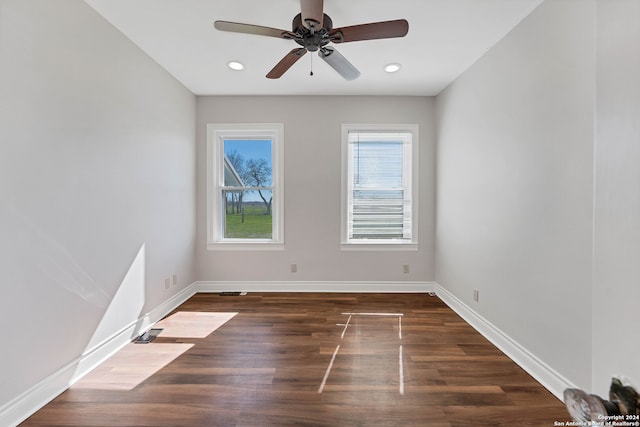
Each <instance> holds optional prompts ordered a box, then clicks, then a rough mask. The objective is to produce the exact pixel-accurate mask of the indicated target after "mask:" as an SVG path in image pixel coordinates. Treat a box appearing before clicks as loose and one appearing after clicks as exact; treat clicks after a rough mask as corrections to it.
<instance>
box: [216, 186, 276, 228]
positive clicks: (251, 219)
mask: <svg viewBox="0 0 640 427" xmlns="http://www.w3.org/2000/svg"><path fill="white" fill-rule="evenodd" d="M222 194H223V196H222V198H223V206H224V210H225V211H224V237H225V238H229V239H271V238H272V235H273V232H272V229H273V228H272V212H271V201H272V192H271V190H259V191H258V190H253V191H223V192H222Z"/></svg>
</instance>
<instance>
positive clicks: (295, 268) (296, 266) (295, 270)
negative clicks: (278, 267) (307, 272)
mask: <svg viewBox="0 0 640 427" xmlns="http://www.w3.org/2000/svg"><path fill="white" fill-rule="evenodd" d="M297 271H298V264H291V272H292V273H296V272H297Z"/></svg>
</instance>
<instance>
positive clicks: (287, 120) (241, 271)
mask: <svg viewBox="0 0 640 427" xmlns="http://www.w3.org/2000/svg"><path fill="white" fill-rule="evenodd" d="M310 84H313V81H312V80H311V81H310ZM434 116H435V110H434V100H433V98H426V97H333V96H326V97H199V98H198V120H197V123H198V124H197V135H198V136H197V138H198V154H197V157H198V198H197V200H198V241H197V265H198V278H199V279H200V280H203V281H207V280H211V281H222V282H224V281H232V282H233V281H280V282H283V281H284V282H307V281H323V282H324V281H329V282H331V281H334V282H352V281H369V282H371V281H378V282H380V281H382V282H395V281H398V282H407V281H420V282H425V281H431V280H433V277H434V276H433V235H434V209H435V208H434V176H435V169H434V168H435V151H434V147H435V139H434V138H435V128H434ZM216 122H218V123H229V122H231V123H233V122H238V123H251V122H258V123H264V122H274V123H284V126H285V152H284V156H285V226H284V237H285V250H284V251H249V252H247V251H220V250H216V251H207V250H206V204H205V203H204V202H205V200H206V181H205V180H206V125H207V123H216ZM342 123H418V124H419V126H420V147H419V150H420V170H419V174H420V175H419V177H420V184H419V189H420V206H419V209H420V219H419V221H420V236H419V243H420V249H419V251H417V252H416V251H413V252H398V251H393V252H388V251H387V252H370V251H369V252H367V251H355V252H354V251H341V250H340V191H341V190H340V165H341V161H340V146H341V145H340V144H341V141H340V132H341V124H342ZM292 263H296V264H297V266H298V272H297V273H291V272H290V264H292ZM403 264H410V269H411V272H410V273H409V274H404V273H403V272H402V266H403Z"/></svg>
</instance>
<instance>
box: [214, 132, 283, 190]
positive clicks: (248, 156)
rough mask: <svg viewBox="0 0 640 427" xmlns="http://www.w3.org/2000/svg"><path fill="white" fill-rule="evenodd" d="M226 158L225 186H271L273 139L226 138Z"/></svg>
mask: <svg viewBox="0 0 640 427" xmlns="http://www.w3.org/2000/svg"><path fill="white" fill-rule="evenodd" d="M224 158H225V174H224V185H225V186H232V187H270V186H271V184H272V177H271V172H272V171H271V159H272V155H271V140H268V139H225V140H224Z"/></svg>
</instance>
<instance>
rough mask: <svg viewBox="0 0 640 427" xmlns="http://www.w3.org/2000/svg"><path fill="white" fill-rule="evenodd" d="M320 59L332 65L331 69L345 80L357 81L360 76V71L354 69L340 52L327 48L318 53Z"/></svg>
mask: <svg viewBox="0 0 640 427" xmlns="http://www.w3.org/2000/svg"><path fill="white" fill-rule="evenodd" d="M318 55H319V56H320V58H322V59H324V61H325V62H326V63H327V64H329V65H331V67H332V68H333V69H334V70H336V71H337V72H338V74H340V75H341V76H342V77H344V79H345V80H355V79H357V78H358V77H359V76H360V71H358V69H357V68H356V67H354V66H353V65H352V64H351V62H349V61H347V58H345V57H344V56H342V55H341V54H340V52H338V51H337V50H335V48H332V47H325V48H322V49H320V51H319V52H318Z"/></svg>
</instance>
